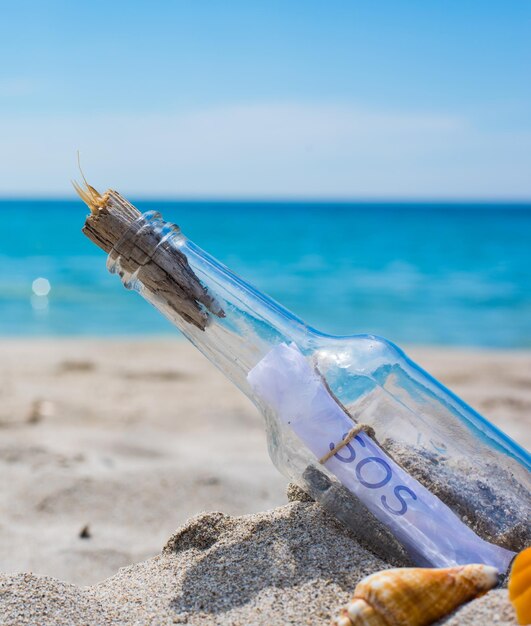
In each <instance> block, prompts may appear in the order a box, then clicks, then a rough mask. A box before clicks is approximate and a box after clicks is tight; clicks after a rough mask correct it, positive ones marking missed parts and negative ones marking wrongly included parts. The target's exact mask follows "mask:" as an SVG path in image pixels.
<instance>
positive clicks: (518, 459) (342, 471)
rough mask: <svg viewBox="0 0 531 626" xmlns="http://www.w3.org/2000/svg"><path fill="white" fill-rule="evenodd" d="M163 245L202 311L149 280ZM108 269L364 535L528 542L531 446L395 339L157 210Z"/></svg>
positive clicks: (272, 446) (502, 545)
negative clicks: (301, 308)
mask: <svg viewBox="0 0 531 626" xmlns="http://www.w3.org/2000/svg"><path fill="white" fill-rule="evenodd" d="M146 233H148V236H147V237H146ZM168 255H169V256H170V257H172V258H179V259H180V261H179V262H178V264H177V265H179V268H178V269H177V270H175V264H173V265H172V263H171V262H169V263H168V267H169V268H170V269H169V270H168V271H170V272H171V271H175V272H176V273H177V274H179V275H181V274H182V273H183V272H184V274H183V275H185V276H187V278H185V279H179V278H177V279H176V287H175V289H176V290H180V289H181V287H182V294H181V296H180V297H184V298H185V299H186V298H190V299H191V300H193V301H194V302H193V305H194V306H195V307H196V309H197V310H198V311H199V312H200V315H201V320H200V321H199V322H198V321H197V320H193V319H191V318H190V317H189V316H187V315H184V314H182V312H181V311H180V309H179V306H176V305H175V303H174V302H173V300H172V298H171V297H170V295H169V291H170V290H168V289H166V290H165V289H159V288H158V286H157V285H158V283H157V282H156V281H153V279H152V278H151V279H150V271H151V270H150V267H151V265H152V264H153V262H154V259H157V262H158V263H159V264H161V263H162V264H163V265H164V263H165V261H164V259H165V258H167V257H168ZM176 255H177V256H176ZM132 259H133V260H132ZM134 259H137V260H136V261H135V260H134ZM124 260H126V261H125V262H124ZM172 267H173V268H174V269H173V270H172V269H171V268H172ZM108 268H109V270H110V271H111V272H113V273H116V274H119V275H120V276H121V278H122V282H123V284H124V285H125V286H126V287H127V288H129V289H134V290H135V291H137V292H138V293H140V294H141V295H142V296H143V297H144V298H145V299H146V300H148V301H149V302H151V303H152V304H153V305H154V306H155V307H157V308H158V309H159V310H160V311H161V312H162V313H163V314H164V315H166V316H167V317H168V318H169V319H170V320H171V322H172V323H173V324H174V325H175V326H177V327H178V328H179V329H180V331H181V332H182V333H183V334H184V335H185V336H186V337H187V338H188V339H189V340H190V341H191V342H192V343H193V344H194V345H195V346H196V347H197V348H198V349H199V350H200V351H201V352H202V353H203V354H204V355H205V356H206V357H207V358H208V359H209V360H210V361H211V362H212V363H213V364H214V365H216V366H217V367H218V368H219V369H220V370H221V371H222V372H223V373H224V374H225V375H226V376H227V377H228V378H229V379H230V380H231V381H232V382H233V383H234V384H236V385H237V386H238V387H239V389H241V390H242V391H243V392H244V393H245V394H246V395H247V396H249V398H251V400H252V401H253V402H254V403H255V404H256V405H257V407H258V408H259V409H260V411H261V412H262V414H263V415H264V418H265V426H266V431H267V438H268V449H269V453H270V456H271V459H272V461H273V463H274V464H275V466H276V467H277V468H278V469H279V470H280V471H281V472H282V474H284V476H286V478H288V479H289V480H290V481H292V482H294V483H296V484H298V485H299V486H300V487H302V488H303V489H304V490H306V491H307V492H309V493H310V495H311V496H312V497H313V498H315V499H316V500H317V501H319V502H320V503H321V504H323V506H325V507H326V508H327V509H328V510H330V511H332V512H333V513H334V514H335V515H336V516H337V517H338V518H339V519H341V521H342V522H343V523H345V524H346V525H347V526H350V528H351V529H352V530H353V531H354V532H355V533H357V535H358V536H364V538H365V539H368V540H369V542H370V540H371V534H372V535H373V536H372V540H373V541H374V535H377V540H378V538H379V540H380V541H381V542H382V543H385V542H392V541H395V542H396V541H398V543H399V545H400V546H401V548H403V549H404V550H405V553H406V555H407V558H408V559H410V560H411V561H413V562H414V563H416V564H418V565H426V566H439V567H443V566H451V565H455V564H462V563H471V562H477V563H486V564H490V565H494V566H496V567H497V568H498V569H499V570H500V571H501V572H505V571H506V570H507V568H508V567H509V564H510V562H511V560H512V558H513V556H514V552H516V551H518V550H520V549H522V548H523V547H524V546H525V545H526V544H528V543H529V542H530V536H531V533H530V529H529V523H528V518H529V511H530V510H531V500H530V469H531V458H530V455H529V454H528V453H527V452H526V451H525V450H523V449H522V448H521V447H520V446H519V445H518V444H517V443H515V442H514V441H512V440H511V439H510V438H509V437H508V436H507V435H505V434H504V433H503V432H501V431H500V430H498V429H497V428H496V427H495V426H493V425H492V424H491V423H489V422H488V421H487V420H486V419H485V418H483V417H482V416H481V415H479V414H478V413H477V412H476V411H474V410H473V409H472V408H470V407H469V406H468V405H467V404H465V403H464V402H463V401H462V400H460V399H459V398H458V397H457V396H455V395H454V394H453V393H452V392H451V391H449V390H448V389H446V388H445V387H444V386H443V385H442V384H441V383H439V382H438V381H436V380H435V379H434V378H433V377H431V376H430V375H429V374H428V373H427V372H425V371H424V370H423V369H422V368H420V367H419V366H418V365H416V364H415V363H413V362H412V361H411V360H410V359H409V358H408V357H407V356H406V355H405V354H404V353H403V352H402V350H400V349H399V348H398V347H397V346H395V345H394V344H393V343H391V342H389V341H387V340H385V339H382V338H380V337H376V336H373V335H355V336H342V337H339V336H332V335H328V334H325V333H322V332H319V331H317V330H315V329H313V328H311V327H309V326H307V325H306V324H304V323H303V322H302V321H301V320H300V319H298V318H297V317H295V316H294V315H293V314H292V313H290V312H289V311H287V310H286V309H285V308H283V307H282V306H280V305H279V304H277V303H276V302H274V301H272V300H271V299H270V298H268V297H267V296H265V295H264V294H262V293H260V292H259V291H258V290H256V289H255V288H253V287H252V286H250V285H249V284H247V283H246V282H245V281H243V280H242V279H241V278H239V277H238V276H236V275H235V274H233V273H232V272H231V271H230V270H229V269H227V268H226V267H225V266H224V265H222V264H221V263H219V262H218V261H216V260H215V259H214V258H212V257H211V256H209V255H208V254H207V253H205V252H204V251H203V250H201V249H200V248H199V247H198V246H196V245H195V244H194V243H192V242H191V241H190V240H188V239H187V238H186V237H185V236H184V235H183V234H182V232H181V231H180V229H179V228H178V227H177V226H174V225H172V224H169V223H167V222H165V221H164V220H163V218H162V217H161V216H160V214H158V213H155V212H148V213H145V214H143V215H141V216H140V217H138V218H137V219H136V220H135V221H134V222H133V223H132V224H131V225H130V227H129V228H128V229H127V230H126V232H125V234H123V236H121V238H120V240H119V241H117V242H116V244H115V245H114V247H113V248H112V250H111V251H110V254H109V258H108ZM183 268H184V269H183ZM179 280H181V283H182V284H181V286H179ZM183 281H184V282H183ZM187 281H188V282H190V281H191V282H192V283H195V285H194V287H193V288H188V287H187V285H186V282H187ZM198 289H199V291H201V293H202V295H201V294H199V295H198V293H199V292H198ZM183 294H184V295H183ZM205 303H206V305H205ZM360 511H361V512H362V513H363V514H362V515H361V517H360V515H359V513H360ZM364 515H365V517H364ZM367 516H368V517H367ZM367 519H372V520H374V523H375V524H374V526H373V525H371V524H367V523H366V520H367ZM360 520H362V521H363V520H365V521H364V523H363V525H364V526H365V527H364V528H360ZM377 526H378V528H380V530H381V531H382V532H380V533H379V534H378V532H377ZM391 552H392V550H391ZM380 553H382V552H380ZM383 553H385V550H383ZM391 560H392V559H391Z"/></svg>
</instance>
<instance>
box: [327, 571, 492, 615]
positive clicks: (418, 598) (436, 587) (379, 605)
mask: <svg viewBox="0 0 531 626" xmlns="http://www.w3.org/2000/svg"><path fill="white" fill-rule="evenodd" d="M497 582H498V571H497V570H496V568H494V567H490V566H488V565H463V566H458V567H449V568H446V569H424V568H420V567H419V568H402V569H389V570H383V571H381V572H377V573H376V574H372V575H371V576H367V578H364V579H363V580H362V581H361V582H360V583H359V584H358V586H357V587H356V589H355V590H354V596H353V598H352V600H351V602H350V603H349V604H348V605H347V606H346V607H345V608H344V609H342V611H341V613H340V614H339V616H338V617H337V618H336V620H335V621H334V622H333V624H334V625H336V626H389V624H392V625H393V626H427V625H428V624H432V623H433V622H435V621H437V620H439V619H441V618H442V617H444V616H445V615H447V614H448V613H450V612H451V611H453V610H455V609H456V608H457V607H459V606H460V605H461V604H463V602H467V601H468V600H471V599H472V598H475V597H476V596H478V595H480V594H482V593H484V592H485V591H488V590H489V589H492V587H494V586H495V585H496V583H497ZM347 620H348V621H347Z"/></svg>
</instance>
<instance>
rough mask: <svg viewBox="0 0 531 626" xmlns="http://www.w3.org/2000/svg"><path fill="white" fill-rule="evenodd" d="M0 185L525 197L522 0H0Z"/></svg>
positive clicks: (525, 26)
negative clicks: (81, 183)
mask: <svg viewBox="0 0 531 626" xmlns="http://www.w3.org/2000/svg"><path fill="white" fill-rule="evenodd" d="M0 9H1V14H2V19H1V20H0V58H1V59H2V63H1V64H0V195H2V196H13V195H19V196H34V195H47V196H63V195H69V194H70V193H71V191H70V188H69V180H70V178H72V177H74V176H76V169H75V152H76V150H77V149H79V150H80V151H81V154H82V162H83V165H84V168H85V170H86V173H87V176H88V177H89V178H90V180H91V182H94V184H95V185H96V186H101V187H106V186H112V187H115V188H118V189H120V190H121V191H122V192H124V193H127V194H130V195H136V196H165V197H168V196H186V197H260V198H267V197H283V198H290V197H300V198H304V197H311V198H323V197H327V198H488V199H500V198H512V199H530V198H531V2H529V1H525V2H519V1H513V0H511V1H510V2H489V1H484V2H477V1H476V2H469V1H466V0H462V1H460V2H458V1H447V0H445V1H433V0H432V1H426V0H423V1H416V2H415V1H409V2H403V1H396V0H395V1H393V2H378V1H372V2H368V1H366V2H357V1H356V0H350V1H349V2H339V1H334V0H328V1H327V2H312V1H311V0H307V1H305V2H295V1H293V2H286V1H284V2H276V1H268V2H251V1H247V2H238V1H234V0H233V1H227V0H226V1H225V2H215V1H206V0H205V1H203V2H178V1H172V2H165V1H161V2H135V1H129V2H121V1H116V2H100V1H92V2H90V3H88V2H84V3H81V2H53V1H47V2H25V1H24V0H18V1H12V2H4V1H3V0H0Z"/></svg>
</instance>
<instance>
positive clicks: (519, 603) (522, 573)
mask: <svg viewBox="0 0 531 626" xmlns="http://www.w3.org/2000/svg"><path fill="white" fill-rule="evenodd" d="M508 588H509V599H510V600H511V603H512V605H513V606H514V610H515V611H516V617H517V618H518V623H519V624H531V547H529V548H526V549H525V550H522V552H520V554H518V556H517V557H516V558H515V559H514V561H513V566H512V568H511V573H510V575H509V584H508Z"/></svg>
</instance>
